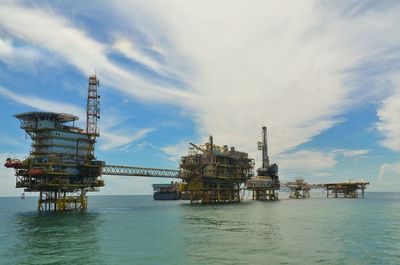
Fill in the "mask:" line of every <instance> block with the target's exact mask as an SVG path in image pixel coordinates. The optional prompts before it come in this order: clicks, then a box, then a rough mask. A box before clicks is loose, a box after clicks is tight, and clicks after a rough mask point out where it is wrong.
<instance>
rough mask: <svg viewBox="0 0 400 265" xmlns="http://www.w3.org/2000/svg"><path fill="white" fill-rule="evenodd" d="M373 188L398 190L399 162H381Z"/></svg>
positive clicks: (399, 178)
mask: <svg viewBox="0 0 400 265" xmlns="http://www.w3.org/2000/svg"><path fill="white" fill-rule="evenodd" d="M373 184H374V186H375V185H376V186H377V187H374V189H378V190H384V191H398V190H399V189H400V163H383V164H382V166H381V167H380V168H379V176H378V178H377V181H376V183H373Z"/></svg>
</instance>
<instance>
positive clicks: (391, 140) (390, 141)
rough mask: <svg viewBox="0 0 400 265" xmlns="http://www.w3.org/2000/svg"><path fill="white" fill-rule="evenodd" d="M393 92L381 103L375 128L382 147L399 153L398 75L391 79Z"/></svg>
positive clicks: (399, 84)
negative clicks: (379, 134)
mask: <svg viewBox="0 0 400 265" xmlns="http://www.w3.org/2000/svg"><path fill="white" fill-rule="evenodd" d="M391 83H392V87H393V92H392V94H391V95H390V96H388V97H387V98H386V99H385V100H383V102H382V103H381V106H380V108H379V109H378V111H377V116H378V118H379V122H378V123H377V126H376V128H377V129H378V131H380V132H381V133H382V135H383V140H382V141H381V143H382V145H383V146H385V147H386V148H389V149H391V150H394V151H400V122H399V121H400V75H397V76H394V77H392V80H391Z"/></svg>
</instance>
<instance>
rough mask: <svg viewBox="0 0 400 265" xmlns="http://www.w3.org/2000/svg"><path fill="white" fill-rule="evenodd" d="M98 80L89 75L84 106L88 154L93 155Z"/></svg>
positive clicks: (98, 97) (97, 131)
mask: <svg viewBox="0 0 400 265" xmlns="http://www.w3.org/2000/svg"><path fill="white" fill-rule="evenodd" d="M99 84H100V82H99V80H98V79H97V76H96V75H92V76H90V77H89V86H88V97H87V108H86V133H87V135H88V136H89V140H90V141H89V143H90V144H89V150H88V152H89V155H91V156H92V157H94V144H95V143H96V137H98V136H99V130H98V127H97V120H98V119H100V107H99V105H100V102H99V99H100V96H99V94H98V87H99Z"/></svg>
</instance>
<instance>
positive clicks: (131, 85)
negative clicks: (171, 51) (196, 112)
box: [0, 3, 193, 102]
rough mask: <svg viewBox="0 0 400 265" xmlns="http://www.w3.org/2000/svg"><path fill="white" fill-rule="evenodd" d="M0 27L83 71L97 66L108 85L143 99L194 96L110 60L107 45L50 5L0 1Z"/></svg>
mask: <svg viewBox="0 0 400 265" xmlns="http://www.w3.org/2000/svg"><path fill="white" fill-rule="evenodd" d="M0 28H1V29H3V30H5V31H6V32H8V33H9V34H12V35H13V36H15V37H17V38H20V39H23V40H25V41H26V42H30V43H32V44H33V45H37V46H40V47H42V48H45V49H48V50H50V51H52V52H53V53H56V54H59V55H60V56H61V57H63V58H64V59H65V60H66V61H67V62H69V63H70V64H72V65H74V66H75V67H76V68H78V69H79V70H80V71H82V73H84V74H85V75H88V74H89V73H92V72H93V71H94V70H95V69H96V71H97V72H98V73H99V74H100V75H101V76H102V82H103V83H105V84H107V86H109V87H111V88H114V89H116V90H118V91H122V92H125V93H127V94H130V95H132V96H136V97H139V98H141V99H142V100H152V101H165V100H180V101H184V102H187V101H188V100H190V99H192V98H193V95H191V94H188V93H187V92H186V91H183V90H178V89H175V88H173V87H167V86H163V87H161V86H158V85H155V84H151V83H149V82H146V81H145V80H142V79H141V78H140V77H138V76H137V75H135V74H133V73H132V72H129V71H127V70H125V69H123V68H121V67H119V66H117V65H115V64H113V63H112V62H111V61H110V60H109V59H108V58H107V50H108V49H109V47H108V45H106V44H103V43H100V42H98V41H96V40H94V39H92V38H90V37H89V36H88V35H87V34H86V33H85V32H83V31H82V30H79V29H77V28H75V27H74V26H73V25H72V23H71V22H70V21H68V20H67V19H66V18H63V17H61V16H58V15H57V14H55V13H54V12H52V11H51V9H38V8H26V7H22V6H18V5H16V4H14V3H13V4H11V3H1V4H0ZM44 29H45V30H44Z"/></svg>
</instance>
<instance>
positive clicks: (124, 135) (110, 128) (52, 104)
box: [0, 87, 154, 150]
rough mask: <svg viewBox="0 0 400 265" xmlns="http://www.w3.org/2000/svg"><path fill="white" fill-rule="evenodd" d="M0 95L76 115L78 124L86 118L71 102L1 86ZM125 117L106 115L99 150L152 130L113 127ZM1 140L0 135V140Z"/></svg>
mask: <svg viewBox="0 0 400 265" xmlns="http://www.w3.org/2000/svg"><path fill="white" fill-rule="evenodd" d="M0 95H3V96H6V97H8V98H9V99H11V100H13V101H15V102H17V103H20V104H22V105H26V106H29V107H31V108H34V109H36V110H40V111H49V112H60V110H61V111H62V112H63V113H68V114H74V115H77V116H78V117H79V118H80V121H79V124H78V125H80V126H84V122H85V120H86V111H85V110H84V109H83V108H80V107H77V106H75V105H73V104H67V103H63V102H60V101H56V100H48V99H43V98H39V97H36V96H31V95H17V94H15V93H13V92H11V91H10V90H8V89H5V88H3V87H0ZM125 118H126V117H125ZM125 118H124V117H121V115H108V114H107V115H106V119H105V122H104V127H103V129H101V136H102V137H101V138H100V141H101V144H100V149H101V150H111V149H114V148H120V147H122V146H124V145H127V144H130V143H132V142H134V141H137V140H139V139H142V138H143V137H145V136H146V135H147V134H148V133H149V132H151V131H154V129H150V128H143V129H140V130H138V131H137V132H135V133H131V132H126V131H124V130H121V129H119V130H118V129H115V127H116V126H117V125H119V124H120V123H121V122H122V121H124V119H125ZM1 140H2V137H1V136H0V142H1ZM11 143H13V142H11Z"/></svg>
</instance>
